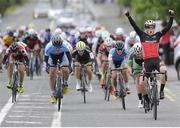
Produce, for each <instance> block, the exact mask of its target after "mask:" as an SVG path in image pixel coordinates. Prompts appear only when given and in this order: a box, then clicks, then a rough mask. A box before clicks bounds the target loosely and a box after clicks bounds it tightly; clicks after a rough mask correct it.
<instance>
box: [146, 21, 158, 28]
mask: <svg viewBox="0 0 180 128" xmlns="http://www.w3.org/2000/svg"><path fill="white" fill-rule="evenodd" d="M155 27H156V23H155V22H154V21H153V20H147V21H146V22H145V24H144V28H152V29H154V28H155Z"/></svg>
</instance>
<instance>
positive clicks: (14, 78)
mask: <svg viewBox="0 0 180 128" xmlns="http://www.w3.org/2000/svg"><path fill="white" fill-rule="evenodd" d="M17 86H18V73H17V72H15V73H14V74H13V87H12V103H14V102H16V95H17Z"/></svg>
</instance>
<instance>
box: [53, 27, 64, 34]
mask: <svg viewBox="0 0 180 128" xmlns="http://www.w3.org/2000/svg"><path fill="white" fill-rule="evenodd" d="M61 33H62V30H61V29H60V28H56V29H55V31H54V34H61Z"/></svg>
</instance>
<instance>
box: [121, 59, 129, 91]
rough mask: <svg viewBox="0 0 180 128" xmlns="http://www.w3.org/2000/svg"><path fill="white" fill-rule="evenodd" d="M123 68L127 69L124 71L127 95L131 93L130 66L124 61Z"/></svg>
mask: <svg viewBox="0 0 180 128" xmlns="http://www.w3.org/2000/svg"><path fill="white" fill-rule="evenodd" d="M121 67H122V68H126V69H125V70H122V75H123V78H124V81H125V87H126V91H127V93H130V89H129V85H128V81H129V79H128V76H129V72H128V65H127V63H126V60H124V61H123V62H122V64H121Z"/></svg>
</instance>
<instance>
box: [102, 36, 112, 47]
mask: <svg viewBox="0 0 180 128" xmlns="http://www.w3.org/2000/svg"><path fill="white" fill-rule="evenodd" d="M104 44H105V46H112V44H113V40H112V39H111V37H107V38H106V39H105V41H104Z"/></svg>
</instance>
